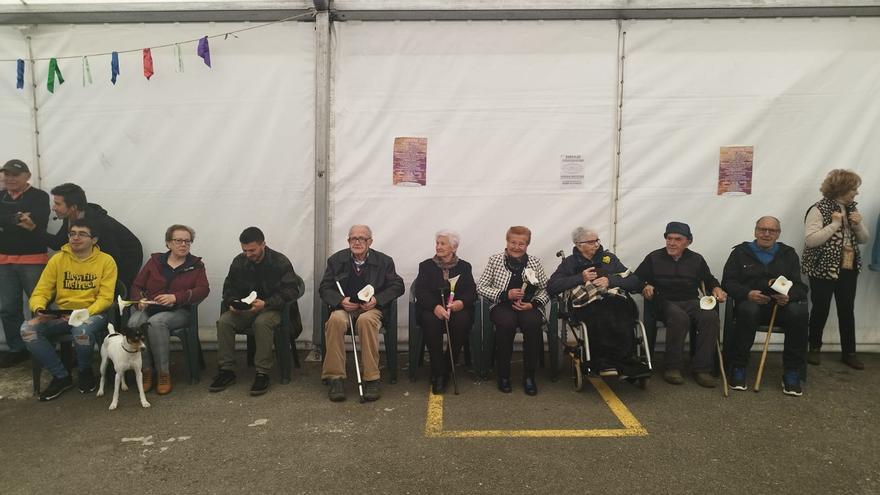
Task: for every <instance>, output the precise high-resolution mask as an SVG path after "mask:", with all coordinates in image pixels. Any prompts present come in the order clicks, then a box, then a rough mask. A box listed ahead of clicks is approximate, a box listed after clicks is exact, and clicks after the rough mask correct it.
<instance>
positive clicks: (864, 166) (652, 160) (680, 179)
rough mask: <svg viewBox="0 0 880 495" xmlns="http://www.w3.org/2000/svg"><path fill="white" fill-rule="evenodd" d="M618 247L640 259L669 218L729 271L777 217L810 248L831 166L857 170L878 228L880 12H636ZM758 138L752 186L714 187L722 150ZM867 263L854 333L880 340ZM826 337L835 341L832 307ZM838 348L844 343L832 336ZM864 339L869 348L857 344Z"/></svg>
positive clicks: (630, 35) (718, 267)
mask: <svg viewBox="0 0 880 495" xmlns="http://www.w3.org/2000/svg"><path fill="white" fill-rule="evenodd" d="M625 31H626V53H627V58H626V65H625V71H626V76H625V78H626V82H625V84H624V110H623V132H622V137H621V141H622V156H621V166H620V168H621V176H620V198H621V199H620V202H619V213H618V221H619V237H618V251H619V254H620V255H621V256H622V257H623V259H624V261H625V262H628V263H630V264H632V265H637V264H638V263H639V262H640V261H641V260H642V259H643V258H644V256H645V254H646V253H647V252H648V251H650V250H652V249H656V248H659V247H661V246H662V245H663V239H662V233H663V228H664V225H665V223H666V222H667V221H670V220H680V221H684V222H687V223H689V224H690V225H691V228H692V229H693V231H694V244H693V246H692V247H693V249H694V250H695V251H697V252H700V253H702V254H703V255H704V256H705V257H706V259H707V261H708V263H709V265H710V267H711V268H712V271H713V273H714V274H715V275H716V277H718V279H719V280H720V279H721V274H722V269H723V266H724V263H725V262H726V260H727V257H728V255H729V253H730V249H731V248H732V247H733V246H734V245H735V244H738V243H740V242H742V241H744V240H751V239H753V238H754V233H753V229H754V222H755V220H756V219H757V218H758V217H760V216H762V215H774V216H776V217H778V218H779V219H780V220H781V222H782V236H781V238H780V240H781V241H782V242H785V243H786V244H789V245H791V246H793V247H795V248H796V249H797V250H798V251H799V252H800V251H801V250H802V248H803V234H804V232H803V220H804V214H805V212H806V210H807V208H808V207H809V206H810V205H811V204H813V202H815V201H817V200H818V199H819V198H820V193H819V185H820V184H821V182H822V179H823V178H824V177H825V174H826V173H827V172H828V171H829V170H830V169H832V168H850V169H853V170H855V171H856V172H857V173H859V174H860V175H861V177H862V181H863V182H862V188H861V191H862V192H863V195H862V196H860V197H859V198H857V199H858V200H860V209H861V210H862V213H863V214H864V217H865V223H866V225H867V226H868V229H869V230H871V231H872V232H871V234H872V237H873V234H874V232H873V226H874V220H875V219H876V218H877V213H878V209H880V201H878V199H877V191H876V188H877V185H878V184H880V167H878V163H877V157H878V156H880V139H877V136H878V135H880V19H876V18H859V19H784V20H776V19H749V20H742V21H740V20H719V19H715V20H707V21H679V20H676V21H637V22H627V23H626V24H625ZM729 144H746V145H753V146H754V169H753V180H754V185H753V191H752V194H751V195H750V196H739V197H722V196H717V195H716V191H717V184H718V161H719V147H720V146H724V145H729ZM871 244H872V243H871V242H869V243H868V245H866V246H862V253H864V254H863V259H865V260H866V263H865V269H864V270H863V272H862V275H861V276H860V277H859V286H858V296H857V298H856V324H857V327H858V328H857V339H858V342H859V343H860V345H861V344H862V343H870V344H875V345H876V344H880V327H878V326H877V321H878V320H880V306H878V305H877V304H876V303H877V301H878V299H880V298H878V296H880V280H878V276H877V274H876V273H874V272H870V271H868V270H867V259H868V255H869V254H870V248H871ZM825 341H826V342H829V343H837V342H839V341H838V334H837V320H836V313H835V312H834V311H833V310H832V313H831V316H830V317H829V320H828V324H827V326H826V332H825ZM828 348H829V349H832V348H835V347H834V346H829V347H828ZM861 348H862V349H866V348H865V347H861Z"/></svg>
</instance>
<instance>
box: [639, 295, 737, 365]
mask: <svg viewBox="0 0 880 495" xmlns="http://www.w3.org/2000/svg"><path fill="white" fill-rule="evenodd" d="M643 300H644V307H643V311H642V319H643V322H644V324H645V333H646V334H647V336H648V347H649V350H650V352H651V359H654V355H655V354H654V348H655V345H656V343H657V327H658V326H659V325H663V326H664V327H665V326H666V324H665V323H664V322H663V321H661V320H658V319H657V317H656V316H655V313H654V311H655V310H654V302H653V301H649V300H648V299H643ZM721 304H725V303H718V304H717V305H716V306H715V311H716V312H717V311H719V309H720V308H719V307H718V306H719V305H721ZM722 323H723V322H722ZM725 327H726V325H723V326H721V328H720V331H719V336H718V340H719V341H721V342H723V340H724V336H723V335H724V331H725ZM696 341H697V329H696V328H694V326H693V325H691V326H690V328H689V330H688V344H689V345H688V349H689V351H688V352H689V354H690V356H691V357H693V355H694V353H695V352H697V349H696V347H695V343H696ZM712 356H713V358H712V362H713V365H712V370H713V371H712V374H713V375H715V376H718V375H719V374H720V370H721V366H720V365H719V363H718V354H717V353H715V352H713V353H712ZM726 357H727V356H726V355H725V358H726Z"/></svg>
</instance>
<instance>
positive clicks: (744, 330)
mask: <svg viewBox="0 0 880 495" xmlns="http://www.w3.org/2000/svg"><path fill="white" fill-rule="evenodd" d="M728 304H730V303H729V302H728ZM772 312H773V304H757V303H754V302H752V301H738V302H737V303H736V330H734V332H735V333H734V335H733V345H734V347H733V355H732V356H731V359H730V364H731V366H734V367H737V368H744V367H745V366H746V365H747V364H748V363H749V354H750V352H751V349H752V344H753V343H754V342H755V333H756V332H757V328H758V325H767V324H769V323H770V316H771V313H772ZM808 316H809V312H808V311H807V303H806V301H804V302H797V303H791V304H786V305H785V306H779V309H777V310H776V321H775V322H774V324H773V327H774V328H773V331H774V332H780V331H782V332H784V333H785V344H784V347H783V350H782V367H783V368H784V369H785V370H795V371H798V370H800V369H801V368H803V366H804V355H805V354H806V352H807V318H808ZM780 327H781V328H780Z"/></svg>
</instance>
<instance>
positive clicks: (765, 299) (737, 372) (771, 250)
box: [721, 216, 809, 396]
mask: <svg viewBox="0 0 880 495" xmlns="http://www.w3.org/2000/svg"><path fill="white" fill-rule="evenodd" d="M780 232H782V228H781V226H780V224H779V220H777V219H776V218H774V217H770V216H765V217H761V218H759V219H758V222H757V223H756V224H755V240H754V241H751V242H748V241H747V242H743V243H742V244H739V245H737V246H735V247H734V248H733V251H732V252H731V253H730V257H729V258H728V259H727V263H726V264H725V265H724V276H723V277H722V282H721V285H722V286H723V287H724V289H725V290H726V291H727V292H728V293H729V294H730V295H731V297H733V298H734V300H735V301H736V329H735V330H734V334H733V352H732V354H731V376H730V387H731V388H733V389H734V390H746V388H747V387H746V365H747V364H748V362H749V351H750V350H751V348H752V344H753V343H754V342H755V331H756V327H757V326H758V325H759V324H762V323H763V324H767V323H769V321H770V314H771V312H772V311H773V309H772V308H773V306H774V305H775V306H778V309H777V310H776V311H777V314H776V322H775V325H779V326H782V327H784V329H785V347H784V349H783V352H782V365H783V369H784V373H783V375H782V391H783V393H785V394H787V395H794V396H800V395H802V393H803V391H802V389H801V382H800V375H799V370H800V369H801V368H803V366H804V358H805V354H806V351H807V335H808V332H807V320H808V317H809V312H808V310H807V291H808V290H809V289H808V288H807V285H806V284H804V283H803V282H802V281H801V265H800V259H799V258H798V255H797V252H796V251H795V250H794V249H793V248H792V247H790V246H787V245H785V244H783V243H781V242H777V239H779V234H780ZM779 276H783V277H785V278H787V279H788V280H791V281H792V286H791V289H789V291H788V295H785V294H780V293H778V292H776V291H774V290H772V289H770V284H771V283H772V282H773V280H775V279H776V277H779Z"/></svg>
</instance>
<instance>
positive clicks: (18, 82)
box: [15, 59, 24, 89]
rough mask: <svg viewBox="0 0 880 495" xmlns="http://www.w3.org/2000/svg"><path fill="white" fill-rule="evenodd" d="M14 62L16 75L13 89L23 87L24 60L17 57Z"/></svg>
mask: <svg viewBox="0 0 880 495" xmlns="http://www.w3.org/2000/svg"><path fill="white" fill-rule="evenodd" d="M16 64H17V68H16V69H17V70H16V71H17V72H18V75H17V76H16V79H15V89H24V60H22V59H18V61H17V62H16Z"/></svg>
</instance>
